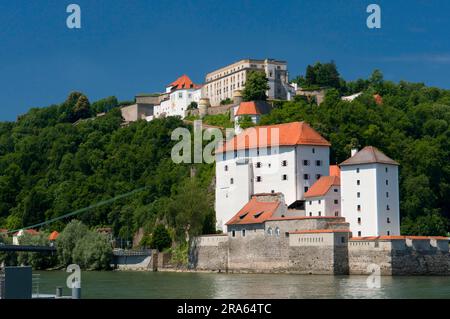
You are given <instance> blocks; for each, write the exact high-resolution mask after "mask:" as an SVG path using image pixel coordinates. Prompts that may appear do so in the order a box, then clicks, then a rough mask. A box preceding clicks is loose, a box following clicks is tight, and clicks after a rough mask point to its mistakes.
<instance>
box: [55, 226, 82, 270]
mask: <svg viewBox="0 0 450 319" xmlns="http://www.w3.org/2000/svg"><path fill="white" fill-rule="evenodd" d="M88 233H89V229H88V228H87V226H86V225H84V224H83V223H82V222H80V221H78V220H72V221H71V222H69V223H68V224H67V226H66V227H65V228H64V230H63V231H62V232H61V233H60V234H59V236H58V238H57V239H56V245H57V247H58V259H59V262H60V263H61V264H62V265H63V266H67V265H69V264H71V263H73V255H72V254H73V251H74V249H75V246H76V245H77V243H78V242H79V241H81V240H82V239H83V238H84V237H86V236H87V235H88Z"/></svg>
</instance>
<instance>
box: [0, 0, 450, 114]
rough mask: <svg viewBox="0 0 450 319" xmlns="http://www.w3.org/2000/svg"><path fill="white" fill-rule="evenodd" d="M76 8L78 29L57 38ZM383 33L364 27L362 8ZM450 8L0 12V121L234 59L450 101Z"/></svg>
mask: <svg viewBox="0 0 450 319" xmlns="http://www.w3.org/2000/svg"><path fill="white" fill-rule="evenodd" d="M70 3H77V4H79V5H80V6H81V10H82V28H81V29H79V30H71V29H68V28H67V27H66V18H67V16H68V14H67V13H66V7H67V5H69V4H70ZM370 3H377V4H379V5H380V6H381V9H382V28H381V29H378V30H370V29H368V28H367V26H366V18H367V16H368V14H367V13H366V7H367V5H368V4H370ZM449 14H450V1H448V0H432V1H426V0H420V1H419V0H417V1H413V0H409V1H407V0H397V1H392V0H388V1H381V0H371V1H364V0H333V1H320V0H311V1H306V0H292V1H291V0H277V1H273V0H254V1H250V0H246V1H244V0H242V1H241V0H220V1H218V0H196V1H188V0H184V1H180V0H170V1H169V0H147V1H144V0H142V1H140V0H71V1H65V0H49V1H45V0H15V1H10V0H0V120H15V119H16V117H17V115H19V114H23V113H25V112H26V111H27V110H28V109H29V108H30V107H40V106H47V105H50V104H53V103H60V102H62V101H64V99H65V98H66V96H67V95H68V93H69V92H71V91H74V90H78V91H82V92H84V93H85V94H87V95H88V97H89V99H90V100H91V101H95V100H97V99H100V98H103V97H106V96H110V95H115V96H117V97H118V98H119V99H120V100H128V99H132V98H133V97H134V95H135V94H136V93H142V92H155V91H161V90H163V89H164V86H165V85H166V84H168V83H170V82H171V81H173V80H174V79H176V78H177V77H178V76H179V75H181V74H184V73H186V74H188V75H189V76H190V77H191V78H192V80H194V82H198V83H201V82H202V81H203V79H204V75H205V74H206V73H207V72H209V71H212V70H214V69H215V68H218V67H221V66H223V65H226V64H228V63H231V62H234V61H236V60H239V59H242V58H249V57H251V58H266V57H270V58H276V59H283V60H287V61H288V67H289V72H290V75H291V77H294V76H295V75H298V74H302V73H304V70H305V67H306V65H308V64H311V63H314V62H316V61H324V62H325V61H329V60H334V61H336V63H337V65H338V68H339V71H340V72H341V74H342V76H343V77H344V78H345V79H347V80H352V79H357V78H359V77H367V76H368V75H369V74H370V73H371V72H372V70H374V69H375V68H379V69H381V70H382V71H383V73H384V75H385V78H386V79H389V80H394V81H399V80H402V79H404V80H408V81H412V82H425V83H426V84H428V85H432V86H438V87H442V88H448V89H450V76H449V75H450V40H449V39H450V31H449V30H450V18H449Z"/></svg>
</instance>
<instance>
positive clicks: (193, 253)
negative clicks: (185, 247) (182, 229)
mask: <svg viewBox="0 0 450 319" xmlns="http://www.w3.org/2000/svg"><path fill="white" fill-rule="evenodd" d="M227 250H228V236H226V235H211V236H199V237H196V238H194V240H193V241H192V244H191V247H190V252H189V268H191V269H197V270H210V271H226V270H227V260H228V256H227Z"/></svg>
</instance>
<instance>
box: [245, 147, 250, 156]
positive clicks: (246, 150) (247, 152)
mask: <svg viewBox="0 0 450 319" xmlns="http://www.w3.org/2000/svg"><path fill="white" fill-rule="evenodd" d="M248 155H249V149H248V148H246V149H245V157H248Z"/></svg>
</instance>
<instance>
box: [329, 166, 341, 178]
mask: <svg viewBox="0 0 450 319" xmlns="http://www.w3.org/2000/svg"><path fill="white" fill-rule="evenodd" d="M329 175H330V176H337V177H341V169H340V168H339V166H338V165H330V170H329Z"/></svg>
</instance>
